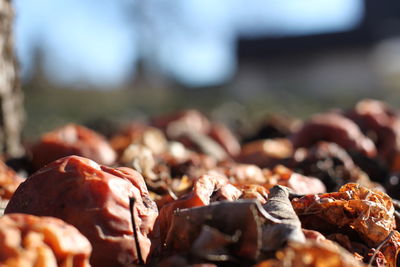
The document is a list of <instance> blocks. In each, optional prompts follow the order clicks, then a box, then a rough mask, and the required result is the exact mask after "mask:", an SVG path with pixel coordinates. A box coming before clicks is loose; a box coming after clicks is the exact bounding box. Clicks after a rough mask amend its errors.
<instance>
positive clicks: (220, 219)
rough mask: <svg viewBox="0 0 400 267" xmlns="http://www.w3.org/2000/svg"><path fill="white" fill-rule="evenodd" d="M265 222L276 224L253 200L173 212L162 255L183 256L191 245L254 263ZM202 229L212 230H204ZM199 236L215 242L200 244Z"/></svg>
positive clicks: (223, 202) (213, 204) (202, 241)
mask: <svg viewBox="0 0 400 267" xmlns="http://www.w3.org/2000/svg"><path fill="white" fill-rule="evenodd" d="M265 220H268V221H273V222H275V223H278V222H280V221H279V220H277V219H276V218H274V217H272V216H271V215H270V214H268V213H267V212H265V210H264V209H263V208H262V206H261V205H260V204H259V202H258V201H256V200H238V201H234V202H227V201H221V202H214V203H211V204H210V205H208V206H204V207H197V208H190V209H183V210H177V211H176V212H175V213H174V214H173V216H172V222H171V224H170V228H169V229H168V233H167V237H166V240H165V242H164V243H163V248H162V249H163V253H164V254H165V255H171V254H175V253H179V252H184V251H187V250H188V248H192V246H193V245H195V247H196V246H198V247H202V250H203V252H204V251H206V250H207V248H209V249H210V250H212V251H214V252H216V251H219V253H221V254H220V255H226V254H224V253H225V252H226V251H229V254H228V255H232V256H234V257H243V258H245V259H249V260H255V259H256V258H257V257H258V255H259V253H260V249H261V245H262V229H261V226H262V224H263V223H264V222H265ZM204 226H209V227H212V228H215V229H216V230H211V229H207V228H206V229H204ZM205 231H206V232H205ZM210 231H211V232H210ZM215 231H219V232H220V233H218V232H215ZM202 235H207V236H212V238H213V239H215V240H214V241H215V242H211V243H208V242H206V241H205V240H202V238H204V236H202ZM206 244H207V245H206ZM204 246H206V247H204ZM214 246H216V247H214ZM165 255H164V256H165ZM203 256H204V255H203Z"/></svg>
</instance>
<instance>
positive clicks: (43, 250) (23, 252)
mask: <svg viewBox="0 0 400 267" xmlns="http://www.w3.org/2000/svg"><path fill="white" fill-rule="evenodd" d="M0 247H1V250H0V265H1V266H8V267H21V266H23V267H30V266H32V267H56V266H66V267H88V266H90V264H89V257H90V253H91V251H92V247H91V245H90V243H89V241H88V240H87V239H86V237H84V236H83V235H82V234H81V233H80V232H79V231H78V230H77V229H76V228H75V227H73V226H72V225H69V224H67V223H65V222H63V221H62V220H60V219H57V218H52V217H36V216H32V215H27V214H18V213H15V214H8V215H4V216H2V217H0Z"/></svg>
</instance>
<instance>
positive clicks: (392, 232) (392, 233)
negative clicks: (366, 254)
mask: <svg viewBox="0 0 400 267" xmlns="http://www.w3.org/2000/svg"><path fill="white" fill-rule="evenodd" d="M393 235H394V231H393V230H392V231H391V232H390V234H389V235H388V236H387V237H386V238H385V240H383V241H382V242H381V243H380V244H379V246H378V247H377V248H376V249H375V252H374V254H372V257H371V259H370V260H369V263H368V267H370V266H372V262H373V261H374V258H375V257H376V255H377V254H378V252H379V251H380V249H381V248H382V247H383V246H384V245H385V244H386V243H387V242H388V241H389V240H390V238H392V236H393Z"/></svg>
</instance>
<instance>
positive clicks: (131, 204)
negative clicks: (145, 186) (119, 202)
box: [129, 197, 144, 265]
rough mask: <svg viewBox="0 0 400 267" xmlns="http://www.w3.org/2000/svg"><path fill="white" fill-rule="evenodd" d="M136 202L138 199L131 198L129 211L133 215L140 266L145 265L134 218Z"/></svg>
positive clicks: (134, 234)
mask: <svg viewBox="0 0 400 267" xmlns="http://www.w3.org/2000/svg"><path fill="white" fill-rule="evenodd" d="M135 202H136V199H135V198H134V197H130V198H129V210H130V213H131V222H132V227H133V237H134V239H135V246H136V254H137V257H138V263H139V264H140V265H144V261H143V257H142V251H141V250H140V244H139V237H138V233H137V230H136V221H135V216H134V208H135Z"/></svg>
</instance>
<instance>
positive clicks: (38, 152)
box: [32, 123, 116, 169]
mask: <svg viewBox="0 0 400 267" xmlns="http://www.w3.org/2000/svg"><path fill="white" fill-rule="evenodd" d="M32 155H33V160H32V161H33V165H34V167H35V169H39V168H41V167H43V166H44V165H46V164H48V163H50V162H53V161H54V160H57V159H59V158H63V157H66V156H71V155H77V156H81V157H86V158H89V159H91V160H94V161H96V162H98V163H99V164H105V165H111V164H113V163H114V162H115V160H116V153H115V151H114V150H113V149H112V148H111V146H110V145H109V143H108V142H107V140H106V139H105V138H104V137H103V136H101V135H99V134H98V133H96V132H94V131H92V130H90V129H88V128H86V127H83V126H80V125H76V124H72V123H70V124H67V125H65V126H62V127H60V128H58V129H55V130H54V131H51V132H48V133H46V134H44V135H43V136H42V137H41V139H40V141H39V142H38V143H37V144H36V145H35V146H34V147H33V149H32Z"/></svg>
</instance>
